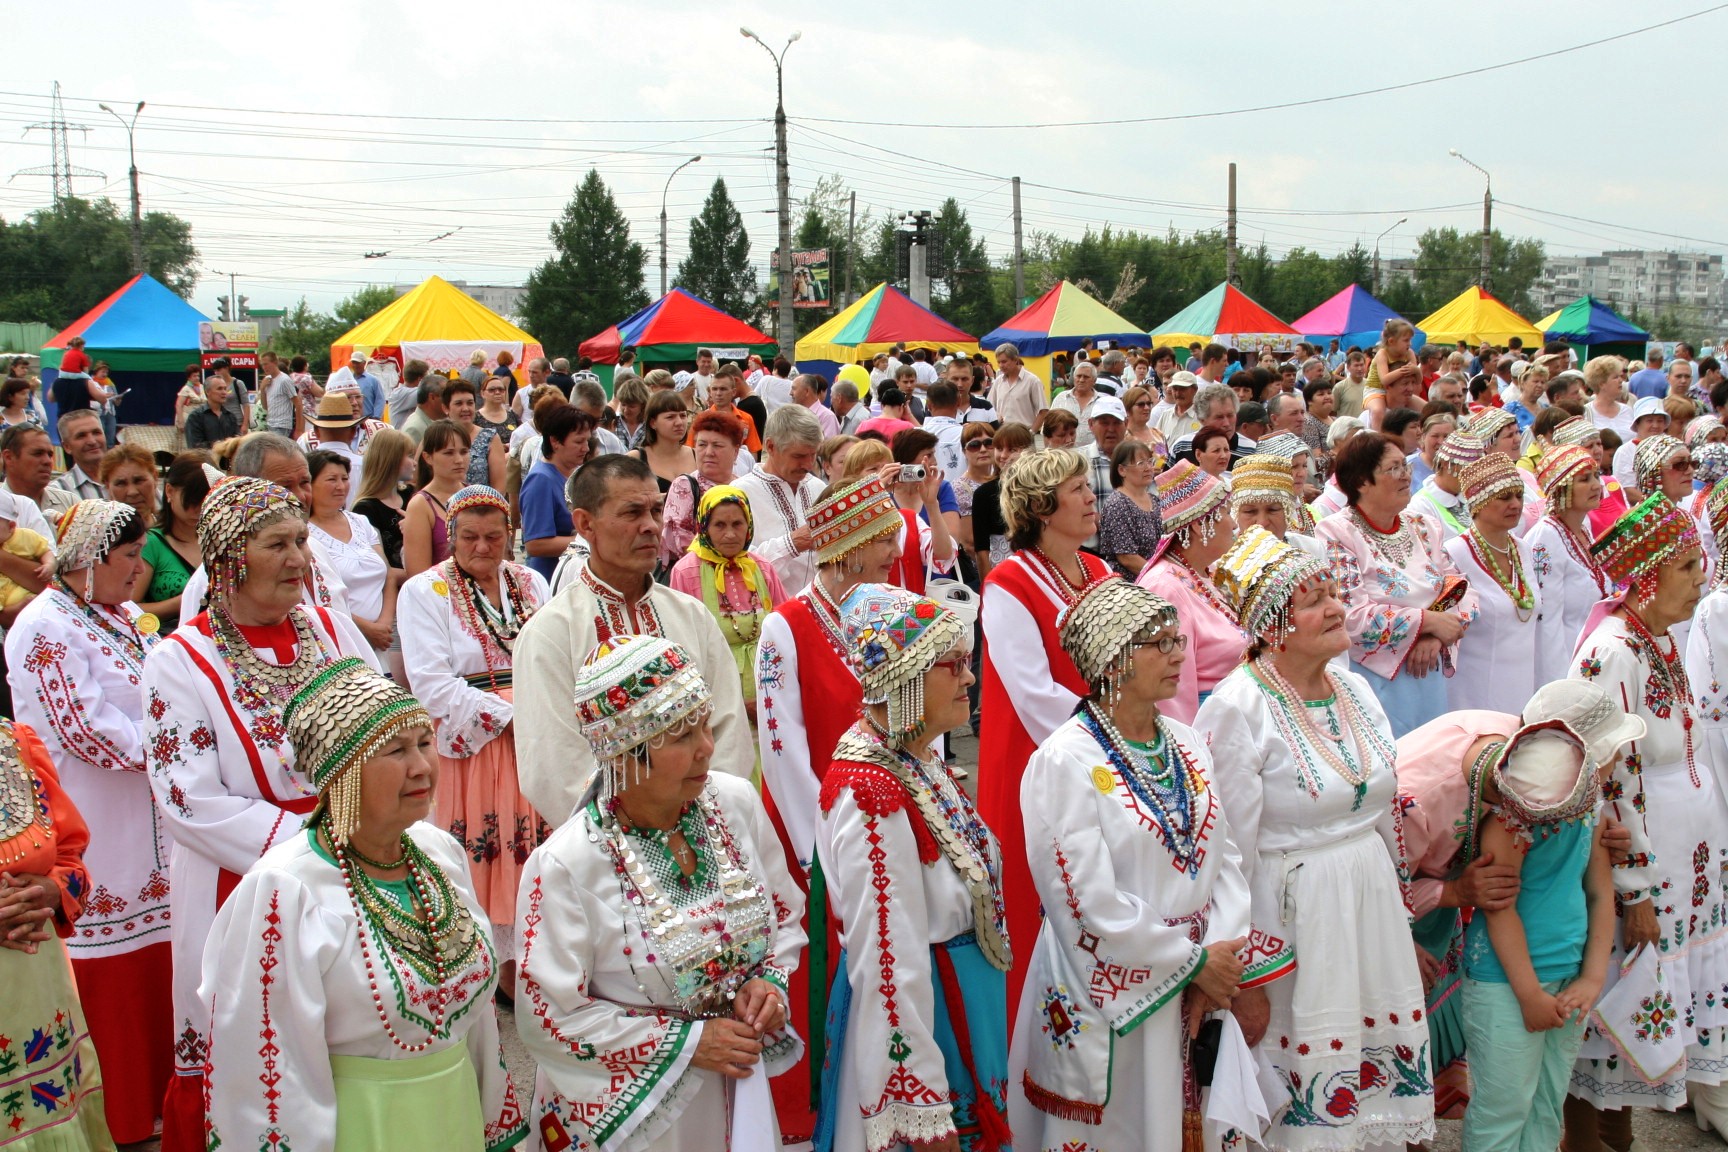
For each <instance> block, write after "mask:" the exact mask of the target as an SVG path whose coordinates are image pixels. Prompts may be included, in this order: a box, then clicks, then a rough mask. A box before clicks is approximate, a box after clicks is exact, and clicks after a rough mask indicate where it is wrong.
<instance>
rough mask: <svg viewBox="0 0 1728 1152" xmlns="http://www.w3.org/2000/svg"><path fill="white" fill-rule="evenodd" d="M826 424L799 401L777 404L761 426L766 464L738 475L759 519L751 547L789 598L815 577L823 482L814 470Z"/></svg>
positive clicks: (751, 506)
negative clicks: (812, 521)
mask: <svg viewBox="0 0 1728 1152" xmlns="http://www.w3.org/2000/svg"><path fill="white" fill-rule="evenodd" d="M821 443H822V426H821V425H820V424H818V423H816V417H814V416H812V415H810V413H809V411H808V410H806V409H805V408H803V407H801V406H800V405H798V404H787V405H786V406H784V407H782V408H776V409H775V410H774V411H773V412H771V413H769V415H768V424H767V426H766V427H765V428H764V429H763V436H762V462H761V463H760V464H758V465H756V467H755V468H753V469H751V470H750V471H749V472H746V473H745V474H744V475H742V476H740V477H739V478H738V480H737V483H736V486H737V488H738V489H739V490H740V491H742V492H743V493H744V496H745V498H746V499H748V500H749V501H750V517H751V519H752V520H753V521H754V522H755V525H756V533H755V542H754V543H753V544H752V545H751V546H750V548H751V551H753V552H755V553H756V554H757V555H759V556H761V557H762V558H763V559H764V560H766V561H768V563H769V564H771V565H773V567H774V574H775V575H777V576H779V577H780V583H781V584H782V585H784V586H785V588H786V594H787V595H788V596H796V595H798V594H799V593H800V592H803V591H804V590H805V589H806V588H808V587H809V586H810V581H811V580H813V579H815V578H816V553H815V552H814V551H812V545H811V537H810V527H809V517H810V509H811V508H813V507H815V505H816V497H817V496H819V495H821V493H822V481H820V480H818V479H817V478H816V477H814V476H812V475H811V474H810V472H811V470H812V469H813V468H815V466H816V449H817V447H818V446H819V445H820V444H821Z"/></svg>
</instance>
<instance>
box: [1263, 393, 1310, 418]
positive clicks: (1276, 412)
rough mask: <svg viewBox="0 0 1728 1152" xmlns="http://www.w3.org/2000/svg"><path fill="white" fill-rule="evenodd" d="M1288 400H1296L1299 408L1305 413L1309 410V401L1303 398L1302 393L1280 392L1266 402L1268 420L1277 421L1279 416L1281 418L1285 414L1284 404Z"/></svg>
mask: <svg viewBox="0 0 1728 1152" xmlns="http://www.w3.org/2000/svg"><path fill="white" fill-rule="evenodd" d="M1286 400H1294V401H1295V402H1296V403H1297V405H1298V406H1299V407H1301V409H1302V410H1303V411H1304V412H1306V411H1307V410H1308V401H1306V400H1304V399H1303V398H1302V393H1300V392H1279V393H1276V394H1274V395H1273V396H1272V397H1271V398H1270V399H1268V400H1267V401H1266V416H1267V418H1268V419H1271V420H1276V419H1277V418H1278V417H1279V416H1281V415H1282V414H1283V412H1284V402H1285V401H1286Z"/></svg>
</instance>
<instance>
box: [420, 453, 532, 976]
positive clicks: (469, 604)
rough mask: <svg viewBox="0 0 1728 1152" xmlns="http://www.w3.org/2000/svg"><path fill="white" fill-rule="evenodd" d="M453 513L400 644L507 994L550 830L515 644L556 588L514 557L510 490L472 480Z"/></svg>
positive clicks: (443, 810)
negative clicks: (515, 669)
mask: <svg viewBox="0 0 1728 1152" xmlns="http://www.w3.org/2000/svg"><path fill="white" fill-rule="evenodd" d="M449 523H450V559H448V560H445V561H443V562H442V563H440V564H434V565H433V566H432V567H431V568H428V569H427V570H426V571H424V572H422V573H420V575H418V576H415V577H414V578H413V579H411V580H409V581H408V583H407V584H405V585H403V587H402V598H401V612H402V655H403V662H404V663H405V664H406V665H407V666H408V684H409V687H410V688H412V689H413V690H414V694H415V695H416V696H417V697H419V698H420V699H421V700H423V701H425V702H426V708H427V711H429V712H431V713H432V716H433V720H434V724H435V726H436V728H437V730H438V758H439V760H440V761H441V769H440V770H441V774H442V777H443V787H442V788H440V789H439V792H438V805H437V810H436V815H435V817H434V820H435V822H436V823H437V824H438V826H439V827H440V828H443V829H444V830H445V831H446V832H449V833H450V834H451V835H452V836H454V837H456V839H457V840H458V841H459V842H460V843H461V844H462V846H463V848H464V849H465V850H466V851H467V853H468V859H469V861H470V864H469V867H470V870H471V871H472V873H473V876H474V888H475V890H476V891H478V892H479V893H480V902H481V903H482V904H483V905H485V907H486V912H487V915H488V916H489V917H490V918H491V924H492V934H493V936H494V938H495V939H496V940H497V941H498V951H499V954H500V955H501V956H503V957H504V976H503V981H502V987H503V990H504V994H505V995H507V996H508V995H510V994H511V992H512V989H513V988H514V985H515V976H516V972H515V960H514V945H513V941H512V939H511V936H512V934H513V927H512V926H513V925H514V924H515V923H516V889H517V887H518V885H519V884H520V880H521V877H520V872H521V868H522V865H523V864H525V863H526V862H527V860H528V854H529V853H530V852H532V851H534V849H535V848H538V847H539V846H540V845H541V844H542V843H544V842H545V840H546V837H547V836H549V835H551V832H552V829H551V827H550V826H549V825H548V824H547V823H546V821H545V820H543V819H541V818H540V816H539V815H538V814H537V813H536V812H535V811H534V809H533V807H532V806H531V805H530V804H529V803H528V801H527V800H525V799H523V797H522V790H521V788H520V786H519V785H518V784H517V781H516V728H515V725H514V723H513V720H514V718H515V705H514V698H515V697H514V689H513V688H512V680H511V662H512V651H513V650H514V648H515V645H516V636H517V633H519V632H520V631H521V630H522V625H523V624H524V623H525V622H526V621H527V620H528V618H529V617H530V616H532V615H533V614H534V611H535V610H536V609H537V608H539V607H540V605H542V604H544V603H545V602H546V600H547V597H548V595H549V593H548V592H547V590H546V581H545V580H543V579H541V577H540V574H539V573H538V572H536V571H534V570H533V569H532V568H526V567H524V566H522V565H520V564H513V563H511V562H510V561H509V555H510V504H509V502H508V501H507V500H505V499H504V496H503V494H502V493H500V492H498V491H496V490H494V489H492V488H488V487H486V486H485V485H483V484H474V485H470V486H469V487H467V488H464V489H462V490H461V491H459V492H457V493H456V494H455V495H454V496H452V497H451V498H450V505H449Z"/></svg>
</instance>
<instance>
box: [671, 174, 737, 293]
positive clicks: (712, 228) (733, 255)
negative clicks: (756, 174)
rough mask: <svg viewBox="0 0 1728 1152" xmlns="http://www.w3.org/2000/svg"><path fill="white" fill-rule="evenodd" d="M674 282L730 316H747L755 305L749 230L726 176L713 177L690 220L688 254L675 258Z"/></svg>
mask: <svg viewBox="0 0 1728 1152" xmlns="http://www.w3.org/2000/svg"><path fill="white" fill-rule="evenodd" d="M674 283H676V284H677V286H678V287H680V288H683V289H684V290H685V291H686V292H690V293H693V294H694V295H697V296H700V297H701V298H702V299H704V300H706V301H708V303H710V304H712V305H714V307H716V308H718V309H720V310H721V311H722V312H727V313H730V314H731V315H733V316H738V317H741V318H746V319H748V318H749V316H750V312H751V311H752V309H754V307H755V305H756V267H755V265H753V264H751V263H750V234H749V233H748V232H746V231H744V218H743V217H742V216H740V215H739V214H738V208H737V206H736V205H735V204H733V203H732V197H731V196H729V195H727V194H726V181H725V180H715V181H714V187H713V189H712V190H710V191H709V193H708V199H707V200H705V201H703V202H702V212H701V214H700V215H698V216H696V217H695V218H694V219H692V220H691V221H690V254H689V255H688V256H686V257H685V258H684V259H683V260H680V261H679V262H678V278H677V280H676V281H674Z"/></svg>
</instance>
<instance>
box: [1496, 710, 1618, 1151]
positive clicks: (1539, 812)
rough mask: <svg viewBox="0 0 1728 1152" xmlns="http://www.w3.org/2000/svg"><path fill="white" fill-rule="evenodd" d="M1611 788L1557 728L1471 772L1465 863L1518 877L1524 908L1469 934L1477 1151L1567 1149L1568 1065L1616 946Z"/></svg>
mask: <svg viewBox="0 0 1728 1152" xmlns="http://www.w3.org/2000/svg"><path fill="white" fill-rule="evenodd" d="M1605 759H1606V760H1607V762H1608V764H1612V763H1613V762H1614V758H1613V757H1612V756H1609V757H1606V758H1605ZM1602 767H1606V765H1603V766H1602ZM1606 776H1607V773H1606V772H1605V771H1604V772H1599V771H1598V765H1597V764H1596V763H1595V761H1594V759H1593V757H1592V756H1591V754H1590V750H1589V749H1588V748H1587V747H1586V746H1585V744H1584V742H1583V741H1582V740H1580V739H1579V737H1578V736H1577V734H1576V733H1574V732H1573V731H1572V729H1570V728H1568V727H1567V726H1566V725H1564V724H1562V723H1560V722H1558V721H1549V722H1546V723H1541V724H1531V725H1527V726H1526V727H1524V728H1522V729H1520V730H1519V731H1518V732H1516V733H1514V734H1513V736H1512V738H1511V739H1510V740H1508V741H1507V742H1506V744H1505V745H1504V746H1503V747H1501V748H1500V749H1498V750H1496V749H1495V748H1494V747H1492V746H1491V747H1490V748H1489V749H1488V750H1487V751H1486V752H1485V753H1484V754H1483V756H1482V758H1481V759H1480V760H1479V761H1478V762H1477V765H1476V766H1473V768H1472V771H1471V777H1472V779H1471V785H1472V787H1471V795H1472V797H1476V796H1480V797H1481V803H1482V804H1484V805H1486V806H1487V815H1486V817H1485V818H1484V819H1482V820H1481V821H1480V824H1479V825H1477V823H1476V822H1475V821H1474V820H1470V825H1471V827H1472V828H1476V827H1479V828H1480V831H1479V833H1478V834H1477V836H1476V839H1478V841H1479V842H1478V843H1477V844H1475V845H1471V844H1469V843H1468V842H1467V843H1466V844H1465V846H1464V847H1465V854H1464V857H1465V858H1466V859H1469V858H1473V857H1474V856H1475V855H1477V854H1478V853H1479V854H1481V855H1483V856H1488V855H1492V857H1493V858H1494V860H1495V861H1496V862H1497V863H1500V862H1504V863H1509V864H1510V865H1512V867H1514V868H1516V869H1518V870H1519V871H1520V876H1519V890H1518V900H1517V902H1516V903H1515V904H1513V905H1512V906H1511V907H1508V908H1504V909H1501V910H1499V911H1495V912H1485V911H1481V912H1478V913H1477V915H1476V916H1475V917H1474V918H1473V919H1472V920H1471V922H1470V925H1469V927H1468V928H1466V929H1465V933H1464V1012H1463V1015H1464V1044H1465V1049H1466V1051H1467V1052H1468V1053H1469V1056H1470V1074H1471V1075H1470V1078H1471V1081H1472V1083H1473V1085H1474V1094H1473V1095H1472V1096H1471V1097H1470V1106H1469V1108H1468V1109H1467V1110H1466V1111H1465V1113H1464V1147H1466V1148H1468V1149H1470V1150H1471V1152H1501V1150H1504V1152H1537V1150H1541V1152H1551V1150H1552V1149H1554V1148H1556V1147H1558V1146H1559V1144H1560V1127H1561V1107H1562V1105H1563V1104H1564V1103H1565V1100H1566V1090H1567V1085H1568V1084H1569V1083H1570V1082H1571V1078H1572V1065H1573V1062H1574V1061H1575V1060H1576V1059H1577V1057H1578V1048H1579V1045H1580V1044H1581V1043H1582V1042H1583V1039H1584V1024H1585V1020H1586V1018H1587V1017H1588V1016H1589V1015H1590V1010H1591V1009H1592V1008H1593V1007H1595V1005H1596V998H1597V997H1598V996H1599V995H1600V994H1601V992H1602V984H1603V981H1604V980H1605V979H1606V978H1607V973H1608V957H1609V951H1610V949H1611V948H1612V946H1613V943H1614V921H1615V910H1614V885H1613V882H1612V880H1611V879H1610V878H1609V871H1608V852H1607V849H1606V848H1604V847H1603V845H1602V829H1601V827H1600V826H1599V824H1598V820H1597V814H1598V810H1599V808H1600V805H1601V795H1602V791H1601V784H1602V781H1603V780H1604V779H1605V778H1606ZM1484 777H1485V778H1484ZM1472 807H1473V808H1474V804H1472ZM1474 814H1475V813H1474V812H1467V814H1466V818H1467V819H1470V817H1472V816H1473V815H1474ZM1467 835H1468V833H1467Z"/></svg>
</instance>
